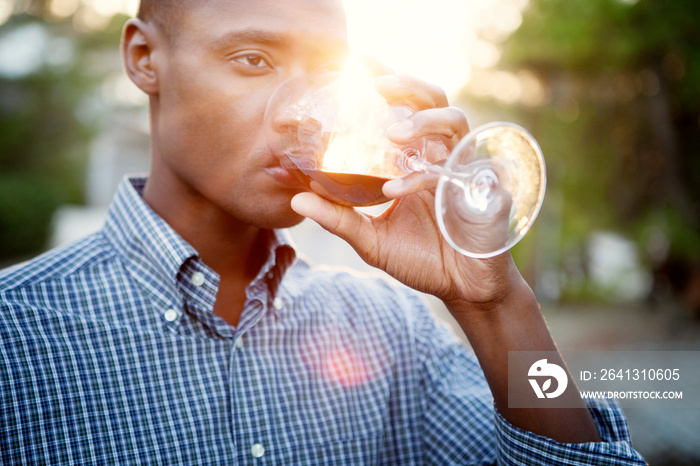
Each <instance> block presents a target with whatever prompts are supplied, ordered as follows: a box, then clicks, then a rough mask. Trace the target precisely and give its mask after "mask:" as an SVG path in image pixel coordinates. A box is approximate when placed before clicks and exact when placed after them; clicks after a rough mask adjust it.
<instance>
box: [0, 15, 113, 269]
mask: <svg viewBox="0 0 700 466" xmlns="http://www.w3.org/2000/svg"><path fill="white" fill-rule="evenodd" d="M122 22H123V21H122ZM29 30H31V31H32V32H34V34H30V35H29V36H31V37H34V38H36V37H38V38H39V39H41V38H43V40H39V43H37V44H36V47H40V48H42V51H41V52H37V53H39V54H40V61H39V62H38V63H37V64H36V65H35V66H31V67H29V68H28V69H26V70H22V71H21V72H11V71H10V72H8V71H5V72H3V70H5V67H0V102H2V105H1V106H0V263H2V262H8V263H9V262H11V261H14V260H17V259H19V258H21V257H24V256H28V255H31V254H34V253H36V252H39V251H41V250H43V249H44V248H45V247H46V241H47V234H48V231H49V225H50V221H51V217H52V214H53V212H54V211H55V209H56V208H57V207H58V206H60V205H61V204H66V203H73V204H80V203H82V201H83V185H84V171H85V165H86V161H87V154H88V150H89V144H90V141H91V139H92V138H93V136H94V135H95V134H96V131H97V130H98V129H99V122H100V119H99V104H98V103H97V102H98V100H97V98H98V90H99V88H98V86H99V85H100V84H101V83H102V81H103V80H104V78H105V74H106V73H107V72H108V71H109V69H108V68H105V67H103V66H100V65H99V63H98V64H95V59H96V58H98V59H99V57H100V54H101V53H102V52H103V51H105V50H109V51H110V52H112V53H113V52H114V49H115V47H114V44H115V43H118V40H119V39H118V37H119V33H120V23H119V22H118V21H115V22H114V24H113V25H111V26H110V27H108V28H107V29H106V30H104V31H99V32H84V33H79V32H76V30H75V28H73V27H72V25H71V23H70V22H69V21H67V20H66V21H61V22H55V21H54V22H52V21H47V20H46V18H45V17H42V14H41V10H36V14H34V15H32V14H27V13H22V14H17V15H14V16H12V17H10V18H9V20H8V21H7V22H6V23H5V24H4V25H2V27H1V28H0V44H2V42H3V41H5V40H7V41H10V42H11V41H12V40H14V41H16V36H17V33H18V32H21V31H29ZM37 31H39V32H40V34H37ZM13 35H14V36H15V39H12V36H13ZM19 45H22V44H19ZM5 46H6V47H7V45H5ZM7 53H8V52H7V50H5V55H4V58H5V60H7V59H8V55H7ZM17 53H18V54H20V53H21V52H19V51H18V52H17ZM16 59H17V60H23V59H26V57H23V56H19V55H18V56H17V57H16ZM10 69H11V67H10Z"/></svg>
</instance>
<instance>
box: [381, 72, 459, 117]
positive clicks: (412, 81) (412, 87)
mask: <svg viewBox="0 0 700 466" xmlns="http://www.w3.org/2000/svg"><path fill="white" fill-rule="evenodd" d="M375 88H376V89H377V92H379V93H380V94H381V95H382V96H383V97H384V98H385V99H386V100H387V102H389V103H390V104H393V105H410V106H413V107H415V108H417V109H418V110H422V109H426V108H435V107H447V106H448V105H449V103H448V100H447V95H445V91H444V90H443V89H442V88H441V87H440V86H436V85H434V84H430V83H428V82H426V81H423V80H421V79H418V78H416V77H414V76H408V75H404V74H392V75H387V76H380V77H378V78H377V79H376V80H375Z"/></svg>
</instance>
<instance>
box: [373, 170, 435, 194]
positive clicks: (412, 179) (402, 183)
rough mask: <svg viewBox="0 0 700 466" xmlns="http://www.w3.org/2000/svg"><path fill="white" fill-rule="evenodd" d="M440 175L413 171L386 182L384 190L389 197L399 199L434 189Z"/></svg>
mask: <svg viewBox="0 0 700 466" xmlns="http://www.w3.org/2000/svg"><path fill="white" fill-rule="evenodd" d="M439 180H440V177H439V176H438V175H435V174H433V173H426V172H413V173H410V174H408V175H406V176H402V177H401V178H397V179H395V180H390V181H387V182H386V183H384V186H383V187H382V192H383V193H384V195H385V196H386V197H388V198H389V199H397V198H400V197H405V196H408V195H409V194H414V193H417V192H420V191H425V190H432V189H435V187H436V186H437V183H438V181H439Z"/></svg>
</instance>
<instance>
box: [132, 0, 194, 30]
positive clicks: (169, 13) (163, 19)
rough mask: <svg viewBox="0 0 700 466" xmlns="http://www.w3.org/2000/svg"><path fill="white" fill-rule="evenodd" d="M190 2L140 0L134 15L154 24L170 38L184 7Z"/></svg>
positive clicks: (182, 0) (180, 0)
mask: <svg viewBox="0 0 700 466" xmlns="http://www.w3.org/2000/svg"><path fill="white" fill-rule="evenodd" d="M191 3H192V2H191V1H188V0H141V2H140V4H139V10H138V14H137V15H136V16H137V18H139V19H140V20H141V21H144V22H147V23H151V24H155V25H156V26H158V28H159V29H161V30H162V31H163V32H164V33H165V35H166V36H167V37H168V38H169V39H172V38H173V37H174V36H175V31H176V30H177V24H178V23H179V22H180V21H181V19H182V15H183V11H184V9H185V8H184V7H185V6H187V5H188V4H191Z"/></svg>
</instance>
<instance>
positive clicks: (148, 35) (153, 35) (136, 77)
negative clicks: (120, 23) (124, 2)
mask: <svg viewBox="0 0 700 466" xmlns="http://www.w3.org/2000/svg"><path fill="white" fill-rule="evenodd" d="M156 39H157V31H156V30H155V28H154V27H153V26H152V25H149V24H147V23H145V22H143V21H141V20H140V19H138V18H132V19H130V20H129V21H127V22H126V24H125V25H124V30H123V32H122V44H121V51H122V60H123V61H124V70H125V71H126V74H127V75H128V76H129V78H131V80H132V81H133V82H134V84H136V86H138V88H139V89H141V90H142V91H143V92H145V93H146V94H148V95H156V94H158V67H157V66H156V62H155V59H154V58H155V57H154V55H155V54H154V50H155V45H156Z"/></svg>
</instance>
